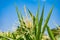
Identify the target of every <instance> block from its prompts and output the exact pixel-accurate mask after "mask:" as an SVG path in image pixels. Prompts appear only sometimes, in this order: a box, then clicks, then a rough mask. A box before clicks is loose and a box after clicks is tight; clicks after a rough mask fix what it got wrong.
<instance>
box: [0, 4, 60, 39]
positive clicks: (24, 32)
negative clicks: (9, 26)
mask: <svg viewBox="0 0 60 40" xmlns="http://www.w3.org/2000/svg"><path fill="white" fill-rule="evenodd" d="M44 7H45V6H44V5H43V8H42V13H41V16H40V17H39V13H40V12H39V11H40V6H38V10H37V12H36V16H34V15H33V13H32V12H31V11H30V10H29V9H28V8H26V7H25V6H24V11H25V13H26V18H24V17H23V16H22V14H21V12H19V11H18V7H16V12H17V15H18V20H19V23H20V25H19V26H18V28H17V30H16V31H14V32H12V33H11V32H0V40H58V37H57V35H59V32H60V30H54V29H50V28H49V26H48V22H49V19H50V16H51V14H52V11H53V8H54V7H52V8H51V9H50V11H49V13H48V15H47V17H46V20H45V21H44V19H43V17H44ZM26 9H27V11H28V14H29V15H30V18H29V17H28V15H27V11H26ZM29 19H30V20H29ZM43 21H44V25H43ZM46 30H47V33H48V35H45V34H44V32H45V31H46Z"/></svg>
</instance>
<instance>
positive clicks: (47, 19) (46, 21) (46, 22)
mask: <svg viewBox="0 0 60 40" xmlns="http://www.w3.org/2000/svg"><path fill="white" fill-rule="evenodd" d="M52 11H53V7H52V8H51V9H50V12H49V14H48V16H47V18H46V20H45V23H44V26H43V29H42V33H41V36H40V38H41V37H42V35H43V34H44V31H45V28H46V26H47V24H48V21H49V19H50V16H51V14H52Z"/></svg>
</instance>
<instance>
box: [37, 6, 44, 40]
mask: <svg viewBox="0 0 60 40" xmlns="http://www.w3.org/2000/svg"><path fill="white" fill-rule="evenodd" d="M43 14H44V6H43V9H42V14H41V17H40V20H39V24H38V40H39V38H40V33H41V27H42V23H43Z"/></svg>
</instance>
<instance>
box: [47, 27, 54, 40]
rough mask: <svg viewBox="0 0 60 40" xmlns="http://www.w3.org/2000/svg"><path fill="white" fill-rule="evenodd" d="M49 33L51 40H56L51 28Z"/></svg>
mask: <svg viewBox="0 0 60 40" xmlns="http://www.w3.org/2000/svg"><path fill="white" fill-rule="evenodd" d="M47 31H48V34H49V36H50V38H51V40H55V38H54V35H53V33H52V31H51V30H50V28H49V26H47Z"/></svg>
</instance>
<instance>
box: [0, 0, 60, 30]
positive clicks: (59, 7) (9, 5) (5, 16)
mask: <svg viewBox="0 0 60 40" xmlns="http://www.w3.org/2000/svg"><path fill="white" fill-rule="evenodd" d="M44 2H45V12H44V19H45V18H46V16H47V14H48V12H49V10H50V8H51V7H52V5H54V10H53V12H52V15H51V18H50V21H49V23H48V25H49V26H50V28H54V27H55V25H54V24H53V22H55V23H57V24H58V25H60V0H40V10H42V6H43V4H44ZM15 4H16V5H17V6H18V8H19V10H21V12H22V14H23V15H24V5H26V7H27V8H29V9H30V10H31V11H32V13H33V14H34V15H35V14H36V11H37V7H38V1H37V0H0V31H9V30H10V31H12V30H14V29H15V28H16V26H17V25H18V17H17V14H16V7H15ZM40 13H41V11H40ZM24 16H25V15H24Z"/></svg>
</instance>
